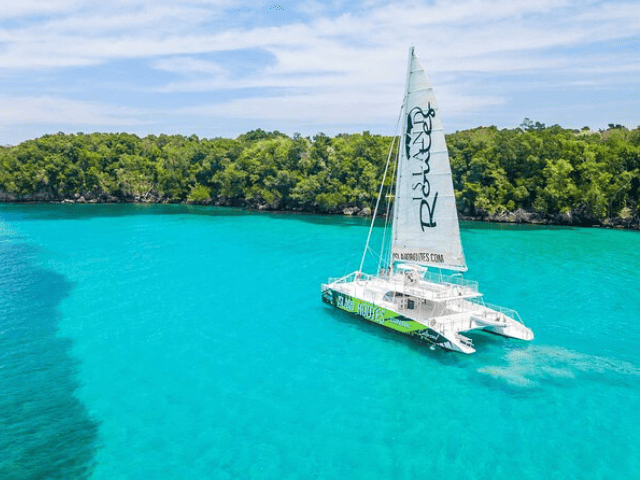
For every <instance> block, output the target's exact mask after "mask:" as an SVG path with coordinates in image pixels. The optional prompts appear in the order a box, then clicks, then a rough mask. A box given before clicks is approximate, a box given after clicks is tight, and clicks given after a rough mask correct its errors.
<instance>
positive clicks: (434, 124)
mask: <svg viewBox="0 0 640 480" xmlns="http://www.w3.org/2000/svg"><path fill="white" fill-rule="evenodd" d="M391 253H392V257H391V259H392V261H404V262H411V263H417V264H420V265H425V266H433V267H438V268H444V269H449V270H458V271H466V270H467V264H466V262H465V259H464V253H463V251H462V244H461V242H460V227H459V225H458V214H457V211H456V200H455V196H454V192H453V180H452V178H451V167H450V165H449V154H448V152H447V145H446V143H445V138H444V130H443V128H442V121H441V120H440V111H439V110H438V105H437V103H436V99H435V97H434V95H433V90H432V88H431V87H430V86H429V83H428V80H427V76H426V74H425V72H424V70H423V69H422V67H421V66H420V63H419V62H418V59H417V58H416V57H415V54H414V51H413V47H412V48H411V49H410V51H409V67H408V72H407V89H406V93H405V99H404V106H403V111H402V134H401V143H400V157H399V160H398V173H397V181H396V192H395V204H394V218H393V237H392V246H391Z"/></svg>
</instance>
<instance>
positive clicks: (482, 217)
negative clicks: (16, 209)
mask: <svg viewBox="0 0 640 480" xmlns="http://www.w3.org/2000/svg"><path fill="white" fill-rule="evenodd" d="M29 197H32V198H24V196H23V197H22V198H18V197H17V196H15V195H11V194H6V193H5V192H0V204H20V205H29V204H39V205H43V204H54V205H55V204H58V205H117V204H135V205H201V206H215V207H233V208H242V209H245V210H247V211H258V212H279V213H302V214H309V215H341V216H344V217H361V218H367V217H369V218H370V217H371V209H370V208H368V207H365V208H363V209H360V208H359V207H357V206H355V205H343V206H340V207H338V208H335V209H332V210H329V211H320V210H319V209H318V208H317V206H313V205H312V206H310V207H306V208H305V207H288V208H287V206H282V205H279V204H277V202H274V204H271V205H269V204H266V203H264V202H261V201H260V200H258V199H255V200H254V201H247V200H245V199H231V198H227V197H219V198H218V199H216V200H214V199H212V198H209V199H207V200H205V201H200V202H196V201H190V200H182V201H180V200H170V199H165V198H158V197H155V196H152V197H147V198H142V197H125V198H122V197H115V196H100V197H99V198H95V197H94V198H90V199H88V200H87V199H86V198H85V197H84V196H82V195H79V194H75V195H74V198H64V199H62V200H59V199H55V200H54V199H52V198H51V197H49V198H46V197H48V195H46V194H45V195H38V194H36V195H29ZM43 197H44V198H43ZM379 217H384V215H379ZM458 218H459V219H460V220H461V221H469V222H482V223H503V224H514V225H547V226H559V227H583V228H610V229H619V230H636V231H640V217H639V216H637V215H636V216H634V217H629V218H624V219H623V218H620V217H613V218H605V219H599V218H597V217H595V216H593V215H586V214H584V213H582V212H580V211H572V212H568V213H558V214H551V213H541V212H534V211H526V210H523V209H518V210H516V211H515V212H510V211H507V210H505V211H503V212H501V213H493V214H490V213H488V212H481V213H480V214H479V215H465V214H463V213H460V212H459V213H458Z"/></svg>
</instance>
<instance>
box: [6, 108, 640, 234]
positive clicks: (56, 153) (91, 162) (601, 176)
mask: <svg viewBox="0 0 640 480" xmlns="http://www.w3.org/2000/svg"><path fill="white" fill-rule="evenodd" d="M392 140H393V139H392V138H391V137H387V136H381V135H373V134H370V133H369V132H363V133H357V134H340V135H337V136H334V137H329V136H327V135H324V134H323V133H318V134H317V135H315V136H313V137H302V136H301V135H299V134H294V135H293V137H289V136H287V135H285V134H283V133H281V132H278V131H274V132H266V131H263V130H260V129H258V130H254V131H251V132H248V133H245V134H243V135H240V136H239V137H237V138H235V139H228V138H213V139H204V138H203V139H201V138H198V137H197V136H196V135H192V136H190V137H186V136H182V135H158V136H156V135H148V136H146V137H144V138H140V137H138V136H136V135H133V134H129V133H91V134H84V133H77V134H63V133H58V134H54V135H45V136H43V137H41V138H37V139H34V140H29V141H25V142H23V143H21V144H19V145H16V146H5V147H0V200H4V201H62V200H64V199H72V200H74V201H77V200H78V199H80V198H81V200H80V201H92V202H108V201H139V202H144V201H148V202H194V203H215V204H219V205H240V206H249V207H255V208H266V209H276V210H294V211H311V212H324V213H334V212H342V211H343V210H344V209H345V208H354V207H355V210H356V211H357V210H359V209H365V208H371V207H372V205H373V204H374V202H375V198H376V196H377V191H378V188H379V181H380V179H381V177H382V171H383V169H384V165H385V163H386V161H387V156H388V153H389V149H390V147H391V144H392ZM447 144H448V148H449V153H450V157H451V165H452V170H453V176H454V186H455V190H456V199H457V203H458V209H459V211H460V213H461V214H463V215H466V216H470V217H486V216H490V215H498V214H500V213H502V212H506V211H508V212H514V211H516V210H519V209H521V210H522V211H526V212H537V213H539V214H543V215H562V214H565V215H571V214H573V215H581V216H582V218H591V219H592V220H593V223H597V222H601V223H606V222H607V221H608V220H609V219H612V218H618V219H623V220H624V219H633V218H636V219H637V218H638V217H640V201H639V198H640V127H638V128H636V129H635V130H628V129H626V128H624V127H622V126H621V125H615V124H610V125H609V128H608V129H606V130H600V131H591V130H590V129H589V128H588V127H584V128H583V129H582V130H571V129H565V128H562V127H560V126H558V125H554V126H551V127H547V126H545V125H544V124H541V123H539V122H535V123H534V122H532V121H530V120H529V119H525V121H524V122H523V123H522V125H520V127H518V128H514V129H498V128H496V127H493V126H492V127H478V128H475V129H471V130H464V131H459V132H456V133H453V134H450V135H447Z"/></svg>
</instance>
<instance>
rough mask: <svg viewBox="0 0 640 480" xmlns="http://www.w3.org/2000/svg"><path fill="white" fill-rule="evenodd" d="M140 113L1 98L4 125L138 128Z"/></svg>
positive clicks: (36, 99)
mask: <svg viewBox="0 0 640 480" xmlns="http://www.w3.org/2000/svg"><path fill="white" fill-rule="evenodd" d="M139 114H140V111H137V110H135V109H132V108H127V107H119V106H113V105H107V104H103V103H100V102H83V101H78V100H70V99H67V98H56V97H50V96H40V97H9V96H0V122H2V123H3V124H4V125H11V124H22V123H24V124H29V125H33V124H60V125H80V124H88V125H117V124H121V125H138V124H141V123H143V122H142V121H141V120H140V119H139Z"/></svg>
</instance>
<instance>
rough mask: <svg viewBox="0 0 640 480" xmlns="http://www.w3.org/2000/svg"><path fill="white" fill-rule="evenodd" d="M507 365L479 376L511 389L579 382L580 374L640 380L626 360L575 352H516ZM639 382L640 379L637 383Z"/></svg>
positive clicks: (481, 370)
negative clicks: (499, 382)
mask: <svg viewBox="0 0 640 480" xmlns="http://www.w3.org/2000/svg"><path fill="white" fill-rule="evenodd" d="M506 360H507V365H506V366H504V365H496V366H486V367H482V368H479V369H478V372H479V373H482V374H485V375H488V376H490V377H493V378H494V379H497V380H502V381H504V382H505V383H507V384H508V385H511V386H517V387H523V388H529V387H536V386H539V385H540V384H542V383H545V382H549V381H561V380H563V379H572V378H576V377H577V376H578V375H581V374H596V375H601V374H611V373H613V374H617V375H623V376H633V377H640V368H639V367H637V366H635V365H633V364H631V363H629V362H625V361H623V360H616V359H612V358H607V357H598V356H595V355H587V354H584V353H578V352H573V351H571V350H567V349H565V348H561V347H552V346H535V347H530V348H527V349H523V350H513V351H511V352H509V354H508V355H507V357H506ZM634 381H637V379H634Z"/></svg>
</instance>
